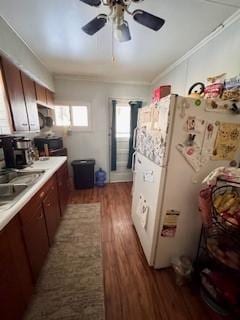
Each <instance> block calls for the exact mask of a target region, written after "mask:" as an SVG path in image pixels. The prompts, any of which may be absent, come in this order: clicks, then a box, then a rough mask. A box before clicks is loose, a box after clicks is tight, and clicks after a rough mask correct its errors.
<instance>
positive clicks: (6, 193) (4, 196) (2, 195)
mask: <svg viewBox="0 0 240 320" xmlns="http://www.w3.org/2000/svg"><path fill="white" fill-rule="evenodd" d="M27 187H28V185H26V184H0V203H1V202H2V201H3V202H4V203H6V202H9V201H12V200H14V199H15V198H16V197H17V196H18V195H19V194H20V193H21V192H22V191H23V190H25V189H27Z"/></svg>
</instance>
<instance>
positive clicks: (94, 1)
mask: <svg viewBox="0 0 240 320" xmlns="http://www.w3.org/2000/svg"><path fill="white" fill-rule="evenodd" d="M80 1H81V2H84V3H86V4H88V5H89V6H92V7H99V6H100V4H101V0H80Z"/></svg>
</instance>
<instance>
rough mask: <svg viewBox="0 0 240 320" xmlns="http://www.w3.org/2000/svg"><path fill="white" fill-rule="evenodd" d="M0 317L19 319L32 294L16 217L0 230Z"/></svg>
mask: <svg viewBox="0 0 240 320" xmlns="http://www.w3.org/2000/svg"><path fill="white" fill-rule="evenodd" d="M0 259H1V260H0V261H1V262H0V299H1V302H0V318H1V319H4V320H20V319H22V316H23V313H24V311H25V309H26V307H27V304H28V302H29V300H30V297H31V295H32V291H33V284H32V278H31V273H30V268H29V264H28V258H27V254H26V251H25V247H24V242H23V239H22V234H21V227H20V223H19V219H18V216H16V217H15V218H13V220H12V221H11V222H10V223H9V224H8V225H7V226H6V227H5V228H4V229H3V230H2V231H0Z"/></svg>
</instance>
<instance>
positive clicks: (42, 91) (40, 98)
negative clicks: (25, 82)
mask: <svg viewBox="0 0 240 320" xmlns="http://www.w3.org/2000/svg"><path fill="white" fill-rule="evenodd" d="M35 90H36V97H37V102H38V103H39V104H42V105H45V106H46V105H47V93H46V88H44V87H43V86H41V85H40V84H38V83H36V82H35Z"/></svg>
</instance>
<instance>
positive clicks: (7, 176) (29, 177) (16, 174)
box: [0, 170, 45, 210]
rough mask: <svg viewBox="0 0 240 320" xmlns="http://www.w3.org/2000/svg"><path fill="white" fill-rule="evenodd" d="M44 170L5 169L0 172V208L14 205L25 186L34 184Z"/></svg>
mask: <svg viewBox="0 0 240 320" xmlns="http://www.w3.org/2000/svg"><path fill="white" fill-rule="evenodd" d="M44 172H45V171H44V170H32V171H30V170H29V171H24V170H6V171H1V172H0V210H3V209H6V208H9V207H11V206H12V205H14V204H15V203H16V201H17V199H18V198H19V197H18V196H21V193H22V192H24V191H25V190H26V189H27V188H29V187H30V186H32V185H34V183H36V182H37V180H38V178H39V177H40V176H41V175H42V174H43V173H44Z"/></svg>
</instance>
